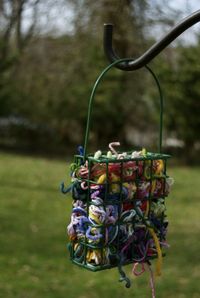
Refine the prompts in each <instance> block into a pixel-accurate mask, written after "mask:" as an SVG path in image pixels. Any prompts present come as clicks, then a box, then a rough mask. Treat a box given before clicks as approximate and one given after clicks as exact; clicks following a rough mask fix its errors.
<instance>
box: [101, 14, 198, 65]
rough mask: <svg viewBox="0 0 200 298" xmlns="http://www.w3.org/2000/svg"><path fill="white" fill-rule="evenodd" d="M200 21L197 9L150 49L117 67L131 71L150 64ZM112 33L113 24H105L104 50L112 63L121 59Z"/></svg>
mask: <svg viewBox="0 0 200 298" xmlns="http://www.w3.org/2000/svg"><path fill="white" fill-rule="evenodd" d="M198 22H200V10H197V11H195V12H194V13H192V14H191V15H189V16H188V17H187V18H184V19H183V20H182V21H181V22H180V23H178V24H177V25H176V26H175V27H173V28H172V29H171V31H169V33H168V34H167V35H165V36H164V37H163V38H162V39H161V40H160V41H158V42H156V43H155V44H154V45H153V46H152V47H151V48H150V49H148V50H147V51H146V52H145V53H144V54H143V55H142V56H140V57H139V58H137V59H136V60H133V61H129V62H128V61H127V62H126V61H125V62H121V63H118V64H116V65H115V67H117V68H119V69H121V70H126V71H131V70H136V69H139V68H141V67H143V66H145V65H146V64H148V63H149V62H150V61H151V60H152V59H153V58H155V56H157V55H158V54H159V53H160V52H161V51H162V50H163V49H164V48H165V47H167V46H168V45H169V44H170V43H171V42H172V41H173V40H175V39H176V38H177V37H178V36H179V35H181V34H182V33H183V32H184V31H185V30H187V29H188V28H190V27H192V26H193V25H194V24H196V23H198ZM112 33H113V25H112V24H105V25H104V51H105V54H106V56H107V58H108V59H109V61H110V62H111V63H112V62H114V61H116V60H118V59H120V58H119V57H118V56H117V55H116V54H115V52H114V50H113V46H112Z"/></svg>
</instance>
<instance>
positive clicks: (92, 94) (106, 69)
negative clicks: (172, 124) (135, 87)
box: [84, 58, 163, 160]
mask: <svg viewBox="0 0 200 298" xmlns="http://www.w3.org/2000/svg"><path fill="white" fill-rule="evenodd" d="M131 61H132V58H125V59H119V60H116V61H114V62H113V63H111V64H110V65H108V66H107V67H106V68H105V69H104V70H103V71H102V73H101V74H100V75H99V77H98V78H97V80H96V82H95V84H94V87H93V89H92V92H91V95H90V99H89V105H88V116H87V125H86V133H85V141H84V160H86V157H87V147H88V139H89V131H90V124H91V113H92V107H93V101H94V97H95V94H96V90H97V87H98V85H99V84H100V82H101V81H102V79H103V77H104V76H105V74H106V73H107V72H108V71H109V70H110V69H111V68H112V67H114V66H115V67H117V65H118V64H120V63H130V62H131ZM145 68H146V69H147V70H148V71H149V72H150V74H151V75H152V76H153V78H154V81H155V83H156V86H157V88H158V92H159V97H160V121H159V145H158V150H159V153H161V148H162V127H163V95H162V90H161V87H160V84H159V81H158V79H157V77H156V75H155V73H154V72H153V71H152V69H151V68H150V67H149V66H147V65H145Z"/></svg>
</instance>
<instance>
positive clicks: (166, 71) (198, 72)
mask: <svg viewBox="0 0 200 298" xmlns="http://www.w3.org/2000/svg"><path fill="white" fill-rule="evenodd" d="M199 51H200V39H199V40H198V43H197V44H195V45H189V46H177V47H176V48H171V49H169V50H168V51H166V54H165V55H163V56H162V57H161V59H159V60H158V61H157V66H156V68H157V72H158V74H159V78H160V79H161V82H162V87H163V90H164V94H165V99H166V100H165V115H166V117H165V124H166V126H167V129H168V132H169V136H170V135H171V136H172V137H173V138H175V139H177V140H180V141H183V142H184V160H185V161H186V162H188V163H191V162H192V161H193V162H197V163H198V162H199V158H198V161H197V160H196V159H195V156H196V157H197V156H199V155H198V154H197V151H199V142H200V130H199V128H200V118H199V109H200V88H199V80H200V61H199Z"/></svg>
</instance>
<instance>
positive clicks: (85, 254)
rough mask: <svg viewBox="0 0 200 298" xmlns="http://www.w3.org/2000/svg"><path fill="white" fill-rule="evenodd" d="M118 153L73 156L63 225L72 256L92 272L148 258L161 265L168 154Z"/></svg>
mask: <svg viewBox="0 0 200 298" xmlns="http://www.w3.org/2000/svg"><path fill="white" fill-rule="evenodd" d="M117 154H118V155H117V156H116V155H113V156H112V157H111V158H110V157H107V155H106V154H102V155H101V156H99V157H98V158H95V157H94V156H92V155H89V156H88V158H87V160H86V161H84V159H83V156H80V155H76V156H75V160H74V164H73V165H72V173H71V175H72V182H73V186H72V197H73V209H72V215H71V223H70V224H69V226H68V228H67V230H68V235H69V238H70V244H69V248H70V256H71V259H72V261H73V262H74V263H76V264H78V265H80V266H83V267H85V268H87V269H89V270H92V271H98V270H102V269H107V268H112V267H115V266H122V265H125V264H129V263H133V262H147V261H150V260H151V259H153V258H158V260H159V263H158V264H159V267H160V266H161V262H162V247H163V246H165V240H166V232H167V225H168V221H167V219H166V215H165V210H166V208H165V198H166V197H167V196H168V194H169V190H170V185H171V178H169V177H168V175H167V173H166V166H167V159H168V158H169V155H165V154H155V153H147V152H146V151H145V150H142V151H141V152H128V153H126V156H123V154H121V156H120V154H119V153H117ZM157 270H158V271H159V270H160V269H159V268H157ZM158 273H159V272H158Z"/></svg>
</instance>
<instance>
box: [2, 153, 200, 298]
mask: <svg viewBox="0 0 200 298" xmlns="http://www.w3.org/2000/svg"><path fill="white" fill-rule="evenodd" d="M67 171H68V168H67V163H65V162H61V161H55V160H47V159H43V158H32V157H24V156H18V155H9V154H5V153H0V229H1V232H0V297H3V298H11V297H19V298H33V297H34V298H40V297H43V298H46V297H48V298H51V297H55V298H64V297H65V298H100V297H101V298H102V297H104V298H109V297H115V298H121V297H124V298H126V297H127V298H129V297H130V298H132V297H137V298H143V297H145V298H147V297H151V290H150V288H149V275H148V273H145V274H143V276H141V277H139V278H136V277H131V280H132V284H133V285H132V287H131V288H130V289H126V288H125V287H124V285H123V284H121V283H119V282H118V272H117V269H112V270H107V271H104V272H98V273H92V272H89V271H86V270H84V269H81V268H79V267H76V266H75V265H72V264H71V262H70V261H69V254H68V251H67V250H66V224H67V223H68V221H69V215H70V209H71V199H70V196H67V197H66V196H64V195H62V194H60V192H59V184H60V181H62V180H63V178H65V177H67V176H68V172H67ZM199 173H200V169H199V168H186V167H180V168H170V169H169V174H170V175H171V176H173V177H174V179H175V185H174V187H173V190H172V192H171V195H170V196H169V198H167V208H168V212H167V214H168V218H169V221H170V226H169V233H168V242H169V243H170V244H171V248H170V249H169V251H168V253H167V256H166V257H165V259H164V264H163V273H162V277H160V278H157V279H156V293H157V296H156V297H157V298H171V297H176V298H184V297H187V298H198V297H200V182H199V176H200V175H199ZM126 272H127V274H128V275H129V276H131V266H127V267H126Z"/></svg>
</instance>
